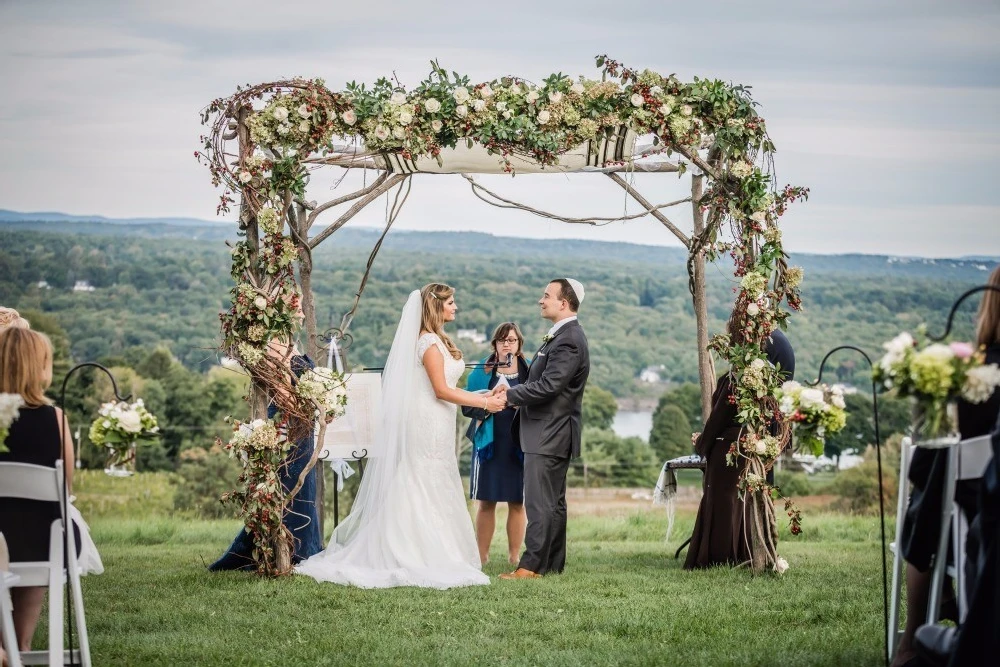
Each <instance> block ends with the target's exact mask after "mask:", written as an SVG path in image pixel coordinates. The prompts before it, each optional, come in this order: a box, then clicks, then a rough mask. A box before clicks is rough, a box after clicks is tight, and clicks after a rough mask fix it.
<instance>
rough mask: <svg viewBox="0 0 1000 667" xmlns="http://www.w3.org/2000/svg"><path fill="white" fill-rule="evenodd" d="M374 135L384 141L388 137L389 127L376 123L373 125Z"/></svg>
mask: <svg viewBox="0 0 1000 667" xmlns="http://www.w3.org/2000/svg"><path fill="white" fill-rule="evenodd" d="M375 137H376V138H377V139H378V140H379V141H385V140H386V139H388V138H389V128H387V127H386V126H385V125H378V126H376V127H375Z"/></svg>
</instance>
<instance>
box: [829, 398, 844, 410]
mask: <svg viewBox="0 0 1000 667" xmlns="http://www.w3.org/2000/svg"><path fill="white" fill-rule="evenodd" d="M830 402H831V403H833V405H834V407H838V408H840V409H841V410H843V409H844V408H846V407H847V403H846V402H845V401H844V397H843V396H842V395H840V394H834V395H833V396H831V397H830Z"/></svg>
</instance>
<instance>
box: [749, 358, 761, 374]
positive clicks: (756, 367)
mask: <svg viewBox="0 0 1000 667" xmlns="http://www.w3.org/2000/svg"><path fill="white" fill-rule="evenodd" d="M750 368H752V369H754V370H755V371H759V370H763V368H764V360H763V359H760V358H757V359H754V360H753V361H751V362H750Z"/></svg>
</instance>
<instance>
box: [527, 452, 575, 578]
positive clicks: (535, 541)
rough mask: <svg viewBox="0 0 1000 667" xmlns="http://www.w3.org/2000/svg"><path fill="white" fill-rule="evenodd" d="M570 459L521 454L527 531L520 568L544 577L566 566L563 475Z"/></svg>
mask: <svg viewBox="0 0 1000 667" xmlns="http://www.w3.org/2000/svg"><path fill="white" fill-rule="evenodd" d="M569 461H570V459H569V456H565V457H562V456H549V455H546V454H529V453H527V452H526V453H525V454H524V510H525V513H526V514H527V517H528V528H527V531H526V532H525V535H524V555H523V556H521V562H520V563H519V567H523V568H524V569H526V570H531V571H532V572H537V573H538V574H546V573H549V572H555V573H559V572H562V571H563V567H565V565H566V473H567V472H569Z"/></svg>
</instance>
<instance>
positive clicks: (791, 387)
mask: <svg viewBox="0 0 1000 667" xmlns="http://www.w3.org/2000/svg"><path fill="white" fill-rule="evenodd" d="M800 389H802V385H801V384H799V383H798V382H796V381H795V380H788V381H787V382H785V383H784V384H782V385H781V393H783V394H795V393H796V392H798V391H799V390H800Z"/></svg>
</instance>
